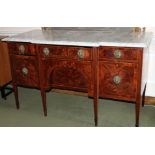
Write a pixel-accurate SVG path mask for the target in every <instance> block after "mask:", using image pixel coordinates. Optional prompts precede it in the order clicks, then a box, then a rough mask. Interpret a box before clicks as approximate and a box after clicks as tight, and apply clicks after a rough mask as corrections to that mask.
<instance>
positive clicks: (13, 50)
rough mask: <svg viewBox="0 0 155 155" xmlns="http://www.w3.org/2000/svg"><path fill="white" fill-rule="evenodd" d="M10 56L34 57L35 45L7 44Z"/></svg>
mask: <svg viewBox="0 0 155 155" xmlns="http://www.w3.org/2000/svg"><path fill="white" fill-rule="evenodd" d="M8 48H9V52H10V54H16V55H36V49H35V45H32V44H30V43H9V44H8Z"/></svg>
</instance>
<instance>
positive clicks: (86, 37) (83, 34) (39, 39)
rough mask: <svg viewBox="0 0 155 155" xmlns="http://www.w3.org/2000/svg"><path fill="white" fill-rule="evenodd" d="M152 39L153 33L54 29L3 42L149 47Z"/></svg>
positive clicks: (33, 32) (15, 37) (38, 31)
mask: <svg viewBox="0 0 155 155" xmlns="http://www.w3.org/2000/svg"><path fill="white" fill-rule="evenodd" d="M151 38H152V34H151V33H134V32H129V31H127V32H124V31H104V30H103V31H96V30H91V31H90V30H85V31H83V30H65V29H59V30H56V29H53V30H46V31H42V30H33V31H30V32H25V33H21V34H18V35H15V36H11V37H8V38H5V39H3V41H11V42H29V43H36V44H52V45H74V46H91V47H97V46H123V47H147V46H149V44H150V42H151Z"/></svg>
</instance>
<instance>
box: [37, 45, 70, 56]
mask: <svg viewBox="0 0 155 155" xmlns="http://www.w3.org/2000/svg"><path fill="white" fill-rule="evenodd" d="M39 51H40V55H41V57H42V58H68V53H67V50H66V48H65V46H53V45H40V46H39Z"/></svg>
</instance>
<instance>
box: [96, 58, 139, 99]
mask: <svg viewBox="0 0 155 155" xmlns="http://www.w3.org/2000/svg"><path fill="white" fill-rule="evenodd" d="M99 82H100V85H99V89H100V96H101V97H103V98H112V99H119V100H128V101H135V99H136V94H137V82H138V81H137V64H134V63H113V62H106V61H101V62H100V64H99Z"/></svg>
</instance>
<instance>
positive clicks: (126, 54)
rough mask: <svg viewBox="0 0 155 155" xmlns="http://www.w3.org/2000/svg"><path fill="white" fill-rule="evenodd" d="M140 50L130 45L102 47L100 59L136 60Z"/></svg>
mask: <svg viewBox="0 0 155 155" xmlns="http://www.w3.org/2000/svg"><path fill="white" fill-rule="evenodd" d="M138 50H139V49H138V48H128V47H100V48H99V59H100V60H102V59H112V60H127V61H135V60H137V59H138Z"/></svg>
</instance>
